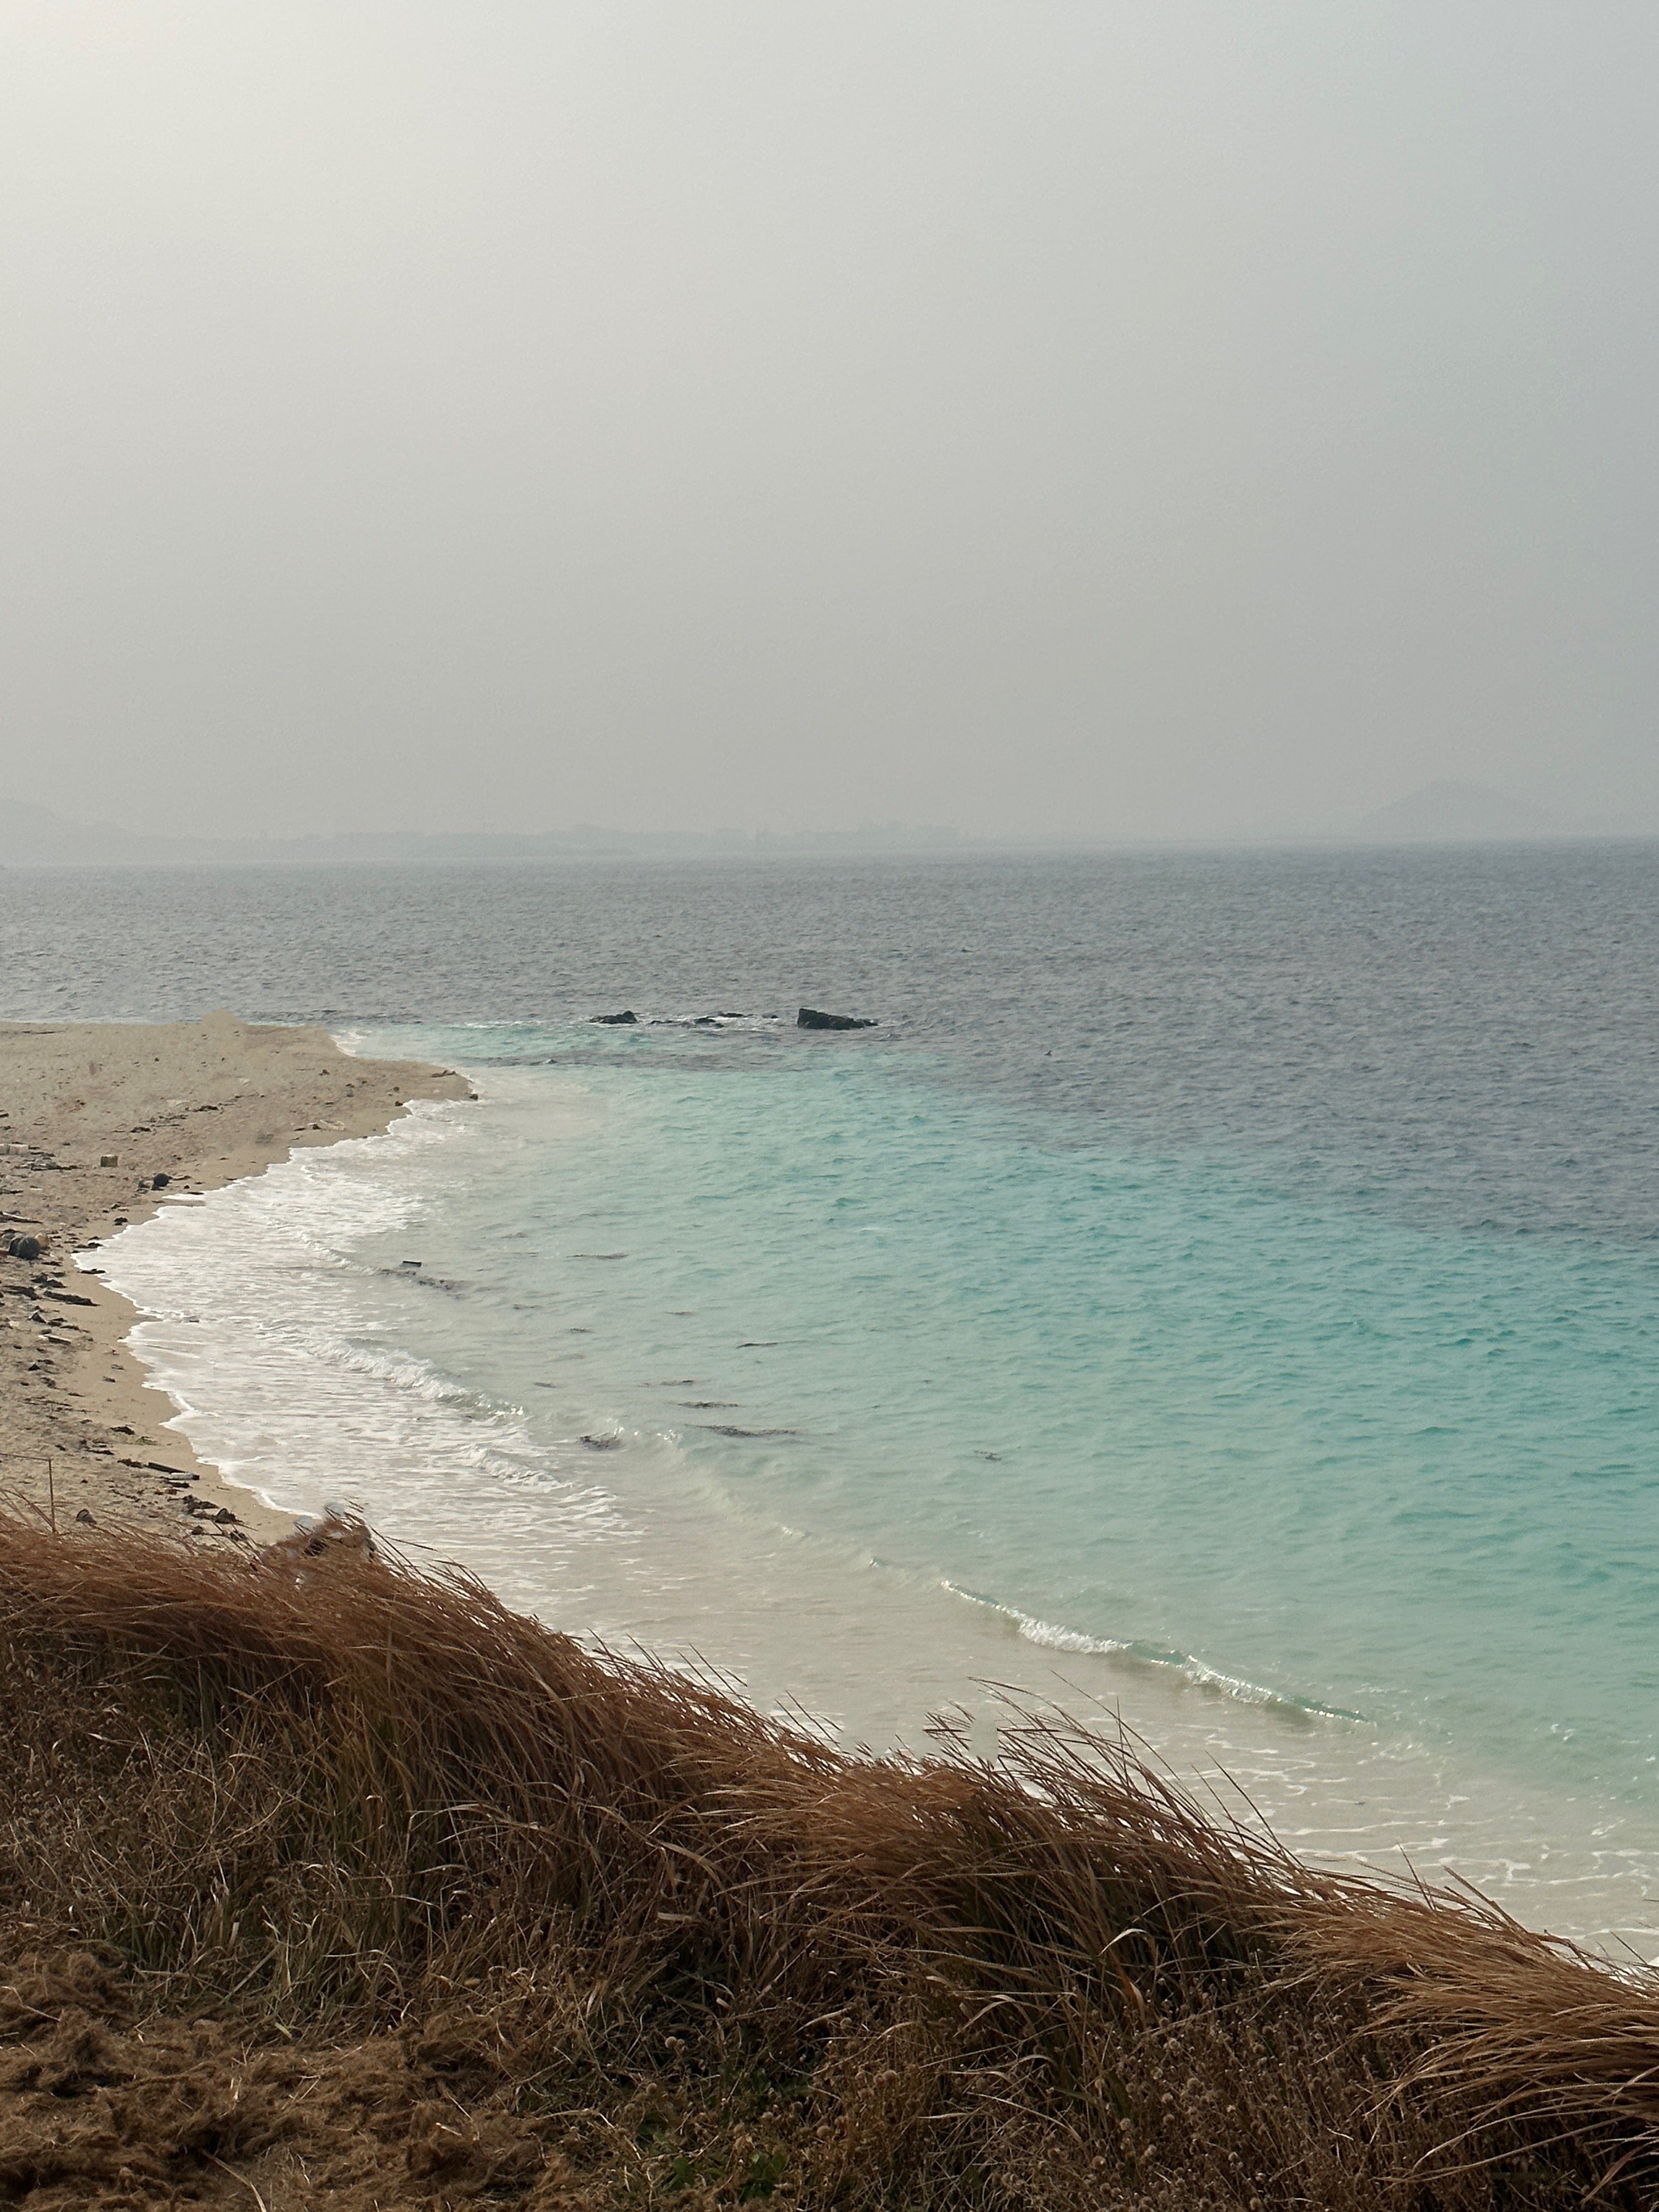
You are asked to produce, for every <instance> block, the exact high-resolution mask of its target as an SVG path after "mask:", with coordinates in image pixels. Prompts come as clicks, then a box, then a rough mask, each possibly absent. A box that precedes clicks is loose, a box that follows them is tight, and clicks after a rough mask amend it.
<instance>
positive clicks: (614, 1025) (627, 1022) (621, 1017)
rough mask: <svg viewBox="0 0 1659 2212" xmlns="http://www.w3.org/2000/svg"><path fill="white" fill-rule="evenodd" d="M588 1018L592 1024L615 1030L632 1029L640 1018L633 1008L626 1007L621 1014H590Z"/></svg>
mask: <svg viewBox="0 0 1659 2212" xmlns="http://www.w3.org/2000/svg"><path fill="white" fill-rule="evenodd" d="M588 1019H589V1021H591V1022H598V1023H599V1024H601V1025H602V1026H603V1027H604V1028H605V1029H608V1030H615V1029H631V1028H632V1027H633V1025H634V1024H635V1022H636V1021H638V1019H639V1016H638V1015H637V1014H636V1013H635V1012H634V1010H633V1008H632V1007H631V1006H625V1007H623V1011H622V1012H621V1013H619V1014H590V1015H589V1016H588Z"/></svg>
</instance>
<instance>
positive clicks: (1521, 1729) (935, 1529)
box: [364, 1029, 1659, 1805]
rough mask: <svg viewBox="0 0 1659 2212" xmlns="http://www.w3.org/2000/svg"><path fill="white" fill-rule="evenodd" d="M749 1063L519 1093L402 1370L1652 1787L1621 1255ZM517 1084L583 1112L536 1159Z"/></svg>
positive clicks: (1650, 1494) (1259, 1685)
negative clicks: (1355, 1200)
mask: <svg viewBox="0 0 1659 2212" xmlns="http://www.w3.org/2000/svg"><path fill="white" fill-rule="evenodd" d="M590 1035H591V1033H590ZM398 1039H400V1040H401V1041H402V1042H403V1043H404V1048H407V1045H408V1043H409V1042H410V1038H409V1035H408V1033H407V1032H406V1031H404V1032H399V1033H398ZM398 1039H393V1038H391V1037H387V1036H369V1037H368V1038H366V1039H365V1040H364V1045H365V1048H369V1049H374V1048H386V1047H389V1046H390V1045H391V1044H392V1043H393V1042H398ZM421 1042H422V1046H423V1047H424V1048H429V1049H431V1050H433V1051H435V1052H436V1053H438V1054H441V1056H444V1057H446V1058H453V1059H458V1060H463V1061H465V1060H467V1059H468V1057H469V1054H468V1048H469V1047H470V1048H471V1059H472V1060H475V1061H477V1060H488V1059H490V1058H492V1057H505V1056H507V1054H513V1055H514V1056H518V1055H520V1054H523V1055H526V1056H531V1055H542V1054H544V1055H546V1056H547V1057H550V1058H551V1059H553V1060H555V1061H556V1058H557V1053H558V1048H559V1047H560V1045H561V1044H562V1043H563V1044H565V1045H567V1046H568V1044H569V1043H570V1042H571V1040H570V1038H569V1037H568V1035H567V1036H563V1037H562V1036H559V1035H558V1034H556V1033H554V1034H538V1033H536V1032H527V1031H526V1030H521V1029H520V1030H498V1031H495V1032H490V1031H483V1032H480V1031H471V1032H466V1033H458V1032H453V1031H435V1032H432V1033H429V1034H426V1035H423V1036H422V1039H421ZM582 1042H583V1043H584V1045H586V1042H587V1041H586V1039H583V1040H582ZM481 1046H482V1047H483V1048H485V1049H484V1050H483V1051H482V1052H481V1051H480V1049H479V1048H480V1047H481ZM749 1059H750V1064H745V1065H736V1066H734V1065H732V1059H731V1052H730V1046H729V1044H728V1043H726V1042H725V1041H724V1040H723V1041H722V1042H720V1044H718V1045H715V1044H711V1043H709V1042H706V1041H705V1040H704V1039H703V1038H702V1037H700V1036H697V1035H696V1034H695V1033H691V1034H687V1033H684V1032H679V1033H670V1034H669V1035H668V1036H663V1035H661V1034H660V1033H659V1034H657V1035H653V1036H649V1037H648V1038H647V1039H645V1040H643V1041H641V1040H638V1039H625V1038H624V1039H621V1040H618V1041H617V1042H615V1043H614V1044H612V1045H611V1046H610V1047H609V1048H608V1049H607V1050H606V1051H605V1053H604V1054H603V1057H602V1058H600V1059H599V1060H597V1061H594V1060H592V1059H589V1060H587V1064H585V1065H584V1066H582V1067H581V1068H580V1072H566V1071H564V1070H562V1069H561V1068H560V1067H559V1066H557V1065H554V1066H548V1067H545V1068H538V1069H533V1070H525V1071H522V1072H520V1071H516V1070H515V1071H513V1081H514V1083H515V1084H516V1085H518V1086H519V1097H518V1100H517V1101H516V1102H515V1103H516V1110H517V1113H518V1115H519V1118H520V1132H521V1136H520V1144H519V1146H518V1147H517V1148H516V1149H510V1150H509V1149H504V1150H502V1151H501V1152H495V1153H493V1154H491V1156H490V1157H489V1163H488V1165H487V1166H484V1165H482V1164H481V1167H480V1170H479V1171H478V1172H477V1174H476V1176H473V1177H472V1178H471V1179H470V1180H469V1182H467V1184H466V1186H465V1188H463V1189H459V1190H455V1191H453V1193H452V1194H449V1195H447V1197H446V1199H445V1200H443V1202H442V1203H441V1204H438V1205H435V1206H434V1207H433V1208H432V1209H431V1210H430V1212H428V1215H427V1217H426V1218H423V1219H422V1221H421V1223H420V1228H421V1231H422V1252H421V1254H420V1255H417V1256H419V1257H421V1258H422V1261H423V1262H424V1267H425V1271H427V1272H432V1271H434V1270H435V1271H436V1272H437V1273H441V1274H443V1275H445V1276H446V1277H447V1278H449V1279H465V1280H469V1281H471V1282H472V1283H475V1284H476V1285H477V1287H475V1288H472V1289H470V1290H469V1291H466V1292H465V1294H464V1295H461V1296H453V1295H452V1296H445V1295H444V1294H442V1293H440V1294H438V1296H437V1297H435V1298H428V1299H427V1300H426V1301H424V1302H422V1301H421V1300H420V1299H419V1298H418V1297H416V1298H414V1299H412V1300H411V1312H410V1317H409V1322H408V1325H407V1328H406V1331H405V1334H407V1337H408V1339H409V1340H410V1343H411V1345H412V1346H414V1347H415V1348H416V1349H418V1350H420V1351H421V1352H422V1353H424V1354H425V1355H426V1356H428V1357H429V1358H434V1359H435V1360H436V1361H437V1362H438V1363H439V1364H441V1365H443V1366H444V1367H446V1369H447V1370H455V1371H464V1372H465V1376H467V1378H468V1379H469V1380H470V1381H471V1382H472V1383H474V1384H475V1385H483V1387H485V1388H487V1389H489V1391H490V1393H491V1394H492V1395H499V1396H502V1397H505V1398H507V1399H508V1400H511V1401H513V1402H515V1403H519V1404H522V1405H525V1406H526V1407H532V1408H533V1409H534V1413H535V1417H536V1418H537V1419H540V1420H546V1419H551V1420H552V1421H553V1423H554V1425H555V1426H558V1425H559V1417H560V1414H561V1413H562V1411H563V1410H564V1407H565V1405H566V1403H567V1401H568V1405H569V1407H570V1409H571V1411H572V1413H573V1414H574V1413H576V1412H577V1411H578V1410H579V1411H580V1418H581V1421H582V1422H583V1423H584V1424H587V1425H591V1424H592V1423H595V1422H599V1423H604V1422H610V1423H613V1424H615V1425H617V1427H618V1428H620V1429H622V1430H624V1431H630V1432H639V1433H648V1434H653V1435H663V1436H665V1437H670V1438H671V1439H672V1440H673V1442H674V1443H675V1444H676V1445H677V1446H678V1449H680V1451H681V1452H683V1453H684V1455H685V1456H686V1458H687V1460H688V1461H689V1462H690V1464H691V1465H692V1466H693V1467H695V1468H697V1469H699V1470H701V1471H702V1472H704V1473H705V1474H708V1475H710V1476H711V1477H714V1479H716V1480H718V1481H719V1482H720V1484H721V1485H723V1486H728V1487H729V1488H730V1489H731V1490H732V1492H734V1493H736V1494H737V1495H738V1497H740V1498H742V1499H743V1500H744V1502H745V1504H748V1505H749V1506H750V1508H751V1510H754V1511H756V1512H757V1513H759V1514H763V1515H765V1516H769V1517H771V1518H774V1519H775V1520H776V1521H777V1522H780V1523H786V1524H788V1525H790V1526H792V1527H797V1528H804V1529H806V1530H808V1531H809V1532H811V1533H812V1534H823V1535H831V1536H834V1537H836V1538H838V1539H841V1540H844V1541H848V1542H850V1543H855V1544H857V1545H860V1546H864V1547H868V1548H869V1549H870V1550H871V1551H872V1552H874V1553H876V1554H877V1555H878V1556H879V1557H881V1558H883V1559H887V1560H890V1561H892V1562H893V1563H895V1564H896V1565H902V1566H903V1567H904V1568H907V1569H908V1570H912V1571H916V1572H918V1573H921V1574H924V1575H927V1576H932V1577H942V1578H944V1579H945V1580H947V1581H949V1582H950V1583H952V1584H954V1585H955V1586H957V1588H959V1589H962V1590H963V1591H964V1592H971V1593H973V1594H974V1595H976V1596H978V1597H980V1598H981V1599H983V1600H985V1601H988V1602H991V1603H994V1604H995V1605H997V1606H1000V1607H1006V1608H1007V1609H1009V1610H1010V1611H1011V1612H1012V1613H1017V1614H1020V1615H1023V1616H1025V1617H1026V1618H1027V1619H1028V1620H1031V1621H1033V1622H1039V1623H1043V1624H1046V1625H1047V1626H1048V1627H1049V1628H1051V1629H1053V1630H1054V1631H1057V1632H1061V1633H1063V1634H1066V1635H1069V1636H1071V1637H1073V1638H1088V1639H1093V1640H1097V1641H1102V1642H1109V1643H1111V1644H1126V1645H1128V1646H1130V1647H1131V1648H1132V1649H1133V1650H1135V1651H1136V1652H1138V1653H1139V1654H1141V1655H1144V1656H1148V1657H1153V1658H1157V1659H1160V1660H1164V1661H1166V1662H1170V1663H1174V1664H1177V1665H1182V1666H1185V1667H1188V1668H1198V1669H1203V1670H1206V1671H1208V1672H1211V1673H1212V1674H1215V1675H1217V1676H1218V1677H1221V1678H1225V1680H1228V1681H1230V1682H1232V1683H1235V1684H1237V1686H1240V1688H1241V1689H1244V1690H1246V1691H1249V1692H1266V1693H1270V1694H1272V1695H1273V1697H1275V1698H1278V1699H1285V1700H1288V1701H1291V1702H1294V1703H1297V1704H1300V1705H1308V1706H1310V1707H1315V1708H1321V1707H1322V1708H1328V1709H1332V1710H1334V1711H1340V1712H1346V1713H1350V1714H1354V1715H1358V1716H1361V1717H1364V1719H1366V1720H1367V1721H1370V1722H1373V1723H1376V1724H1378V1725H1380V1726H1383V1727H1386V1728H1389V1729H1402V1728H1404V1729H1411V1730H1412V1731H1413V1732H1418V1733H1427V1734H1429V1735H1441V1736H1443V1737H1444V1738H1445V1739H1446V1740H1448V1741H1453V1742H1464V1743H1469V1744H1478V1745H1479V1746H1480V1749H1481V1751H1482V1753H1484V1754H1485V1755H1486V1756H1487V1757H1488V1758H1490V1759H1493V1760H1496V1761H1498V1762H1500V1763H1502V1764H1504V1765H1514V1766H1515V1767H1516V1769H1517V1771H1521V1772H1524V1773H1527V1774H1529V1775H1534V1776H1536V1777H1539V1778H1543V1779H1546V1780H1547V1781H1548V1782H1550V1783H1551V1784H1553V1785H1555V1786H1558V1787H1560V1788H1563V1789H1573V1790H1591V1791H1594V1792H1595V1793H1597V1794H1606V1795H1607V1796H1611V1797H1615V1798H1619V1799H1622V1800H1628V1801H1629V1802H1632V1803H1637V1804H1643V1805H1652V1804H1655V1803H1656V1802H1659V1758H1656V1755H1659V1516H1656V1514H1655V1512H1654V1510H1653V1505H1654V1482H1653V1474H1652V1459H1651V1455H1652V1439H1653V1437H1654V1435H1655V1434H1656V1431H1659V1423H1656V1404H1655V1399H1656V1373H1659V1367H1656V1358H1655V1355H1656V1351H1659V1260H1656V1257H1655V1256H1654V1255H1650V1254H1648V1253H1645V1252H1632V1251H1630V1250H1626V1249H1619V1248H1608V1247H1605V1246H1597V1247H1589V1246H1585V1245H1560V1244H1545V1243H1515V1242H1508V1243H1492V1242H1486V1241H1481V1240H1478V1239H1473V1238H1469V1237H1462V1236H1458V1235H1455V1234H1440V1235H1437V1234H1435V1233H1433V1232H1431V1231H1426V1230H1421V1229H1408V1228H1404V1227H1401V1226H1399V1225H1395V1224H1392V1223H1389V1222H1387V1221H1379V1220H1377V1219H1376V1218H1366V1217H1364V1216H1356V1215H1353V1214H1346V1213H1344V1212H1341V1211H1340V1210H1338V1209H1337V1208H1335V1207H1334V1206H1330V1205H1328V1204H1327V1205H1323V1206H1306V1207H1304V1206H1297V1205H1296V1204H1295V1203H1294V1202H1292V1201H1291V1200H1289V1199H1287V1198H1286V1197H1285V1195H1283V1194H1281V1193H1279V1192H1276V1191H1273V1190H1272V1189H1268V1188H1262V1187H1261V1186H1260V1185H1259V1184H1255V1183H1252V1182H1250V1181H1249V1179H1248V1178H1247V1177H1246V1176H1243V1174H1242V1173H1240V1172H1239V1170H1237V1168H1236V1167H1229V1166H1224V1165H1219V1164H1216V1165H1206V1164H1203V1163H1201V1162H1200V1161H1197V1160H1194V1159H1193V1158H1186V1159H1181V1160H1166V1159H1159V1158H1156V1157H1155V1156H1150V1155H1148V1154H1146V1153H1139V1154H1135V1155H1130V1156H1125V1157H1113V1156H1112V1155H1110V1154H1109V1153H1103V1152H1100V1151H1098V1150H1096V1151H1091V1152H1087V1153H1085V1152H1079V1151H1078V1150H1074V1149H1067V1148H1065V1147H1063V1146H1059V1147H1057V1146H1054V1144H1053V1142H1052V1141H1051V1139H1052V1136H1053V1132H1052V1130H1051V1129H1049V1128H1048V1127H1038V1128H1036V1129H1033V1128H1032V1127H1030V1125H1029V1124H1024V1125H1023V1124H1022V1122H1021V1121H1020V1119H1019V1117H1018V1116H1017V1115H1014V1114H1012V1113H1011V1112H1009V1111H1006V1110H1001V1109H995V1108H989V1107H986V1106H983V1105H977V1104H975V1103H972V1102H969V1101H964V1100H962V1099H960V1098H957V1097H951V1096H949V1095H948V1094H946V1093H945V1092H942V1091H939V1089H937V1088H934V1087H932V1086H928V1085H924V1084H919V1083H918V1081H917V1080H916V1071H915V1068H914V1067H913V1066H911V1065H909V1064H908V1063H907V1062H905V1061H903V1060H899V1059H897V1058H896V1056H894V1055H891V1054H884V1053H883V1051H882V1050H881V1048H879V1046H877V1047H875V1048H868V1047H866V1048H865V1049H863V1050H861V1051H859V1052H857V1053H845V1054H840V1055H827V1054H815V1055H812V1056H811V1057H810V1058H808V1057H805V1056H802V1055H799V1054H785V1053H781V1052H778V1051H776V1050H775V1049H773V1048H769V1045H768V1044H767V1042H765V1040H764V1039H763V1037H762V1038H757V1040H755V1042H753V1043H752V1044H751V1046H750V1055H749ZM768 1060H771V1061H772V1063H773V1064H771V1065H768V1064H766V1063H767V1061H768ZM491 1073H492V1071H491V1070H490V1069H489V1068H488V1067H483V1068H482V1069H481V1070H480V1075H479V1079H480V1081H481V1082H482V1083H483V1085H484V1087H485V1090H486V1092H488V1091H489V1085H490V1078H491ZM538 1089H539V1090H541V1091H543V1092H544V1094H545V1097H546V1099H547V1102H548V1106H549V1108H550V1110H551V1111H552V1112H553V1113H555V1114H556V1113H558V1112H560V1111H561V1110H562V1109H564V1108H565V1107H566V1106H567V1105H568V1102H569V1100H570V1097H571V1095H572V1093H573V1091H580V1093H581V1094H583V1095H584V1097H586V1098H587V1099H590V1100H592V1102H593V1103H594V1105H595V1107H596V1108H597V1109H598V1110H597V1111H596V1112H595V1113H594V1114H593V1116H592V1120H591V1121H590V1122H589V1123H588V1125H587V1126H586V1127H585V1128H584V1130H583V1132H582V1133H581V1134H580V1135H579V1136H568V1137H565V1138H563V1139H559V1140H555V1141H552V1142H550V1143H549V1145H548V1146H547V1147H546V1149H545V1150H544V1151H540V1150H538V1146H537V1145H536V1141H535V1137H534V1128H535V1121H536V1113H537V1106H536V1097H537V1092H538ZM1045 1139H1049V1140H1050V1141H1044V1140H1045ZM398 1237H401V1238H402V1239H403V1241H407V1238H406V1233H405V1232H404V1231H399V1232H398ZM398 1237H394V1238H393V1240H392V1242H393V1243H396V1242H398ZM383 1256H386V1257H387V1258H388V1259H390V1260H392V1261H394V1262H395V1261H396V1260H397V1259H398V1258H399V1257H401V1256H402V1255H401V1254H400V1253H396V1252H393V1251H392V1249H391V1246H390V1245H388V1246H387V1248H386V1254H385V1255H383ZM481 1261H482V1262H483V1265H482V1266H481V1264H480V1263H481ZM481 1277H482V1278H483V1279H482V1280H481V1279H480V1278H481ZM423 1303H424V1305H425V1307H426V1308H427V1309H428V1310H425V1311H422V1310H421V1309H422V1304H423ZM575 1330H582V1331H586V1332H588V1334H585V1335H581V1336H577V1335H575V1334H572V1332H573V1331H575ZM563 1425H564V1426H565V1427H566V1428H568V1427H569V1426H570V1425H571V1424H570V1422H568V1421H566V1422H565V1423H564V1424H563Z"/></svg>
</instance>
